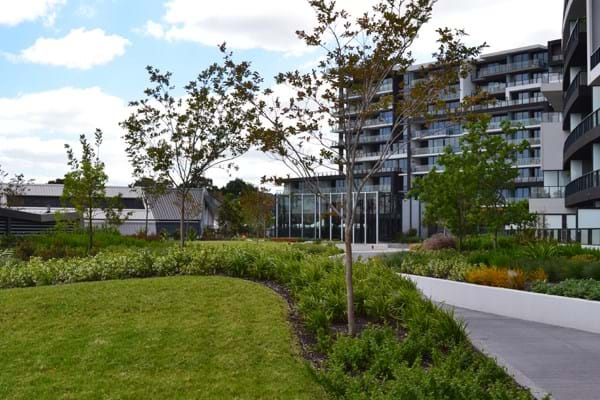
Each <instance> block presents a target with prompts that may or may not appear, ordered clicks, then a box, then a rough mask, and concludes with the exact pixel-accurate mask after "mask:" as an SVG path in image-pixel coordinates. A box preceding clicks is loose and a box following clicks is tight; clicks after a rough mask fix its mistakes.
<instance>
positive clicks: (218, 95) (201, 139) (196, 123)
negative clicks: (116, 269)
mask: <svg viewBox="0 0 600 400" xmlns="http://www.w3.org/2000/svg"><path fill="white" fill-rule="evenodd" d="M221 51H222V52H223V54H224V61H223V63H222V64H218V63H215V64H213V65H211V66H210V67H208V68H207V69H205V70H204V71H202V72H201V73H200V74H199V75H198V76H197V78H196V79H195V80H193V81H191V82H189V83H188V84H187V85H186V86H185V87H184V89H185V96H183V97H180V98H176V97H175V96H174V95H173V93H172V92H173V90H174V89H175V87H174V86H173V85H172V83H171V77H172V74H171V73H170V72H166V73H162V72H161V71H159V70H158V69H156V68H154V67H150V66H149V67H147V71H148V74H149V77H150V82H151V83H152V84H154V85H155V86H153V87H150V88H148V89H146V91H145V95H146V97H145V98H144V99H142V100H139V101H133V102H131V103H130V106H131V107H132V108H133V109H134V111H133V113H132V114H131V115H130V117H129V118H128V119H127V120H125V121H123V122H122V123H121V126H122V127H123V128H125V129H126V131H127V133H126V134H125V136H124V138H125V141H126V142H127V155H128V158H129V161H130V163H131V165H132V166H133V168H134V174H135V176H137V177H140V176H147V175H149V174H150V175H152V176H154V175H155V176H157V178H158V179H160V180H165V181H167V182H169V184H170V185H171V186H172V187H173V188H174V190H176V191H177V197H178V203H179V209H180V214H181V215H180V230H179V233H180V240H181V246H184V245H185V228H184V224H185V216H186V202H187V201H189V199H190V198H191V196H190V190H191V189H192V188H193V186H194V182H197V180H198V179H199V178H200V177H205V176H206V172H207V171H208V170H210V169H211V168H215V167H226V168H231V167H233V164H232V161H233V160H234V159H235V158H237V157H239V156H240V155H241V154H243V153H244V152H245V151H246V150H247V149H248V147H249V145H248V143H247V140H246V138H245V137H244V134H245V131H246V129H247V127H248V126H249V125H250V124H253V123H254V121H255V120H256V119H257V115H256V114H255V112H254V110H252V109H250V108H249V107H246V105H247V101H248V99H249V98H250V97H252V96H254V94H255V93H256V92H257V91H259V84H260V83H261V82H262V81H261V79H260V77H259V76H258V75H257V74H255V73H253V72H252V71H251V70H250V64H249V63H247V62H242V63H239V64H236V63H235V62H233V60H232V58H231V53H227V50H226V48H225V46H224V45H223V46H221Z"/></svg>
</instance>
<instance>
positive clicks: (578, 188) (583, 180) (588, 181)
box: [565, 170, 600, 197]
mask: <svg viewBox="0 0 600 400" xmlns="http://www.w3.org/2000/svg"><path fill="white" fill-rule="evenodd" d="M599 187H600V170H596V171H593V172H590V173H589V174H585V175H583V176H581V177H579V178H577V179H575V180H574V181H573V182H571V183H569V184H568V185H567V187H566V188H565V197H570V196H573V195H575V194H577V193H580V192H583V191H586V190H590V189H594V188H599Z"/></svg>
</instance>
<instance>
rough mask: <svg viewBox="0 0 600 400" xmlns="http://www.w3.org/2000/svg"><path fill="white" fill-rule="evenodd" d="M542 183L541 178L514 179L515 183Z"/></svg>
mask: <svg viewBox="0 0 600 400" xmlns="http://www.w3.org/2000/svg"><path fill="white" fill-rule="evenodd" d="M540 182H544V177H543V176H518V177H516V178H515V183H520V184H525V183H540Z"/></svg>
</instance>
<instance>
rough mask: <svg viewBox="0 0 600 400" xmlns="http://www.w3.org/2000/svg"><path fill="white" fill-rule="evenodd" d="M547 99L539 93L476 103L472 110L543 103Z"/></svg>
mask: <svg viewBox="0 0 600 400" xmlns="http://www.w3.org/2000/svg"><path fill="white" fill-rule="evenodd" d="M547 101H548V100H547V99H546V98H545V97H544V96H542V95H541V94H538V95H536V96H533V97H529V98H524V99H514V100H495V101H494V102H492V103H489V104H478V105H475V106H473V110H474V111H484V110H492V109H496V108H504V107H514V106H520V105H526V104H537V103H545V102H547Z"/></svg>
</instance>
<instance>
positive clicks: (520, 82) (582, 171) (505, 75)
mask: <svg viewBox="0 0 600 400" xmlns="http://www.w3.org/2000/svg"><path fill="white" fill-rule="evenodd" d="M564 7H565V9H564V21H563V37H562V39H558V40H554V41H551V42H549V43H548V44H547V45H533V46H527V47H523V48H518V49H512V50H507V51H502V52H497V53H493V54H487V55H484V56H482V57H481V58H480V59H479V60H478V61H477V62H476V63H475V64H474V65H473V68H472V72H471V74H470V75H469V76H467V77H465V78H461V79H459V80H457V81H456V82H454V84H453V85H452V87H450V88H449V90H448V92H447V93H446V94H445V95H444V96H443V98H442V100H443V101H445V102H446V104H447V107H446V108H445V109H443V110H440V109H438V108H436V107H434V105H433V104H432V105H431V109H430V113H429V114H430V115H433V119H432V118H414V119H412V120H411V121H410V122H409V123H408V124H407V126H406V127H405V128H404V131H403V133H402V135H400V136H399V137H398V141H397V143H396V145H395V147H394V154H393V155H392V156H391V158H390V159H389V161H387V162H386V164H385V166H384V168H383V169H382V170H381V172H380V173H379V174H377V175H376V176H375V177H374V178H373V179H372V182H370V185H369V186H368V187H367V188H366V189H365V192H366V193H363V194H361V195H360V196H358V198H357V201H359V204H360V215H359V216H358V218H357V222H356V226H355V228H354V232H355V234H354V240H355V241H356V242H378V241H386V240H392V239H394V237H396V236H397V235H398V234H399V233H401V232H406V231H408V230H410V229H416V230H417V231H418V232H419V234H420V235H421V236H427V234H429V233H431V232H430V229H428V227H426V226H423V224H422V207H421V205H420V204H419V203H418V202H416V201H414V200H408V199H406V196H405V194H406V192H407V191H408V190H410V188H411V184H412V182H413V181H414V179H418V178H419V176H422V175H424V174H427V173H429V172H430V171H431V169H432V168H433V166H434V165H435V164H436V161H437V158H438V156H439V155H440V154H441V153H442V152H443V150H444V148H445V147H447V146H451V147H453V148H458V141H459V138H460V136H461V135H463V134H464V133H465V131H464V128H463V127H462V126H460V125H459V124H457V123H456V122H453V121H455V119H451V118H449V110H452V109H460V108H461V102H462V101H463V99H464V98H465V97H467V96H470V95H473V94H475V93H478V92H486V93H487V94H488V95H489V96H490V97H491V98H493V99H494V101H492V102H489V103H486V104H485V105H481V106H477V107H475V108H474V110H473V111H474V112H485V113H487V114H490V115H491V117H492V119H491V123H490V126H489V131H490V133H494V132H498V133H499V134H500V132H501V129H500V124H501V123H502V121H511V123H512V124H514V125H515V126H518V127H519V130H518V133H517V135H516V138H515V139H513V140H519V141H522V140H527V141H529V143H530V145H531V147H530V149H529V150H527V151H525V152H523V153H522V154H520V155H519V157H518V161H517V165H515V168H518V170H519V176H518V178H517V179H516V181H515V187H514V189H511V190H510V191H506V192H505V193H504V195H505V197H507V198H509V199H514V200H529V204H530V209H531V211H532V212H535V213H537V214H539V215H540V230H543V231H544V232H545V233H546V235H552V236H553V237H555V238H557V239H560V240H578V241H581V242H582V243H584V244H596V245H600V25H598V24H594V22H595V21H600V2H599V1H595V0H566V1H565V4H564ZM427 78H428V69H427V68H423V66H418V65H417V66H414V67H412V68H409V70H408V71H406V73H404V74H402V75H395V76H391V77H389V79H388V80H387V81H386V82H385V83H384V84H383V85H382V87H381V88H380V90H379V93H380V94H381V95H386V94H387V95H389V94H393V95H394V98H399V97H400V96H402V95H406V94H407V93H408V91H409V90H410V88H411V87H413V86H414V85H415V84H417V83H418V82H421V81H422V80H426V79H427ZM392 110H393V107H392V108H391V109H390V110H384V111H382V112H381V113H379V115H375V116H373V118H372V119H370V120H368V121H367V124H366V125H367V126H366V127H365V129H364V131H363V132H362V134H361V137H360V142H361V144H362V150H363V151H362V156H361V158H360V164H359V166H358V168H357V170H356V171H355V172H356V173H359V174H360V173H361V171H364V170H368V169H369V168H372V167H373V163H374V161H376V160H377V158H378V152H379V151H380V146H381V145H382V144H383V143H385V142H386V141H387V140H388V138H389V135H390V134H391V133H392V132H391V129H392V128H391V127H392V123H393V121H394V118H395V115H394V114H393V111H392ZM319 180H320V182H319V185H320V186H321V193H322V195H321V196H316V195H314V194H312V193H310V192H309V191H307V190H305V187H304V185H303V182H302V180H301V179H291V180H289V181H288V182H287V183H286V186H285V191H284V194H282V195H280V196H279V198H278V202H277V230H276V231H277V235H279V236H293V237H305V238H322V239H330V238H331V239H339V238H341V235H342V227H341V225H340V218H339V217H338V216H336V215H335V214H334V213H331V212H330V211H329V203H330V202H331V203H334V204H335V203H339V202H341V201H343V196H344V195H343V194H342V192H344V191H345V188H344V178H343V175H342V174H340V175H337V176H329V177H320V178H319Z"/></svg>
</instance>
